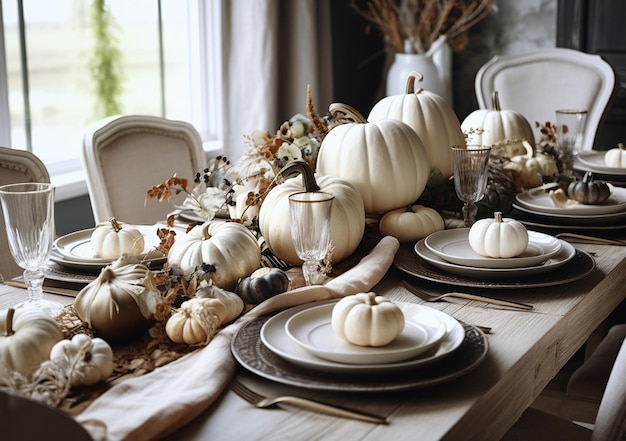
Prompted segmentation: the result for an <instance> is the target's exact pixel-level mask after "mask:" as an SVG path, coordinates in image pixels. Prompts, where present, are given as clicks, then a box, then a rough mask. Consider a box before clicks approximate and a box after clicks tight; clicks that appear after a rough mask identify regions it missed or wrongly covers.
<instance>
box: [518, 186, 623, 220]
mask: <svg viewBox="0 0 626 441" xmlns="http://www.w3.org/2000/svg"><path fill="white" fill-rule="evenodd" d="M515 202H517V204H519V205H521V206H522V207H525V208H527V209H530V210H534V211H536V212H539V213H548V214H558V215H561V216H570V215H586V216H596V215H599V214H614V213H624V212H626V188H623V187H613V191H612V192H611V196H609V198H608V199H607V200H606V201H604V202H603V203H602V204H598V205H585V204H576V205H572V206H567V207H558V206H556V205H555V204H554V202H553V201H552V198H551V197H550V194H549V193H548V191H547V190H546V189H545V188H534V189H531V190H528V191H525V192H522V193H519V194H517V195H515Z"/></svg>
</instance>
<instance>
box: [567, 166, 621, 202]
mask: <svg viewBox="0 0 626 441" xmlns="http://www.w3.org/2000/svg"><path fill="white" fill-rule="evenodd" d="M567 194H568V196H569V197H570V199H574V200H575V201H578V202H580V203H581V204H586V205H598V204H601V203H603V202H604V201H606V200H607V199H608V198H609V196H611V186H610V185H609V184H607V183H606V182H604V181H594V180H593V174H592V173H591V172H586V173H585V175H584V176H583V179H582V181H574V182H572V183H570V184H569V186H568V188H567Z"/></svg>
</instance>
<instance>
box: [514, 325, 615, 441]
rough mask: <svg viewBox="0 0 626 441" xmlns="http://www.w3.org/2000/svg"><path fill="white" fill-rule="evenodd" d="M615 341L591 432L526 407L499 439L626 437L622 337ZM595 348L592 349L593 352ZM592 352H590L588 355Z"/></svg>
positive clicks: (600, 440)
mask: <svg viewBox="0 0 626 441" xmlns="http://www.w3.org/2000/svg"><path fill="white" fill-rule="evenodd" d="M619 332H620V331H619V330H617V331H614V332H613V333H612V334H611V335H612V336H616V335H619ZM612 338H613V337H612ZM614 341H615V340H613V341H611V342H609V343H613V342H614ZM616 341H618V342H619V352H618V354H617V358H616V359H615V363H614V364H613V366H612V368H611V374H610V376H609V379H608V382H607V384H606V388H605V390H604V394H603V396H602V401H601V403H600V408H599V410H598V416H597V418H596V420H595V424H594V427H593V431H590V430H588V429H586V428H583V427H581V426H578V425H576V424H574V423H572V422H569V421H567V420H565V419H562V418H559V417H557V416H554V415H552V414H549V413H546V412H542V411H540V410H536V409H528V410H527V411H525V412H524V414H522V416H521V417H520V419H519V420H518V421H517V422H516V423H515V424H514V425H513V427H512V428H511V429H510V430H509V432H507V434H506V435H505V436H504V437H503V438H502V439H503V440H505V441H510V440H571V441H577V440H588V439H591V440H592V441H619V440H624V439H625V438H626V340H624V339H623V337H622V340H621V341H619V340H616ZM609 343H607V345H608V344H609ZM598 349H599V347H598ZM598 349H596V352H597V351H598ZM596 352H594V355H595V354H596ZM594 355H592V358H593V356H594Z"/></svg>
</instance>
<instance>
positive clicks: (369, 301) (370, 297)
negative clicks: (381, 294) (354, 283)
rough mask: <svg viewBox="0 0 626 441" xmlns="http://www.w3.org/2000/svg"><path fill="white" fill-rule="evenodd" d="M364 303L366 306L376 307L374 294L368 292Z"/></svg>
mask: <svg viewBox="0 0 626 441" xmlns="http://www.w3.org/2000/svg"><path fill="white" fill-rule="evenodd" d="M365 303H366V304H368V305H376V293H375V292H368V293H367V297H366V302H365Z"/></svg>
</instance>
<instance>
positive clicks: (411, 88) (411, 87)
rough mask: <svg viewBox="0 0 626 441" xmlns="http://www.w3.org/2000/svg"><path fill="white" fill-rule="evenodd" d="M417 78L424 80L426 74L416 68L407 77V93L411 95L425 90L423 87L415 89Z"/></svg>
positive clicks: (405, 91) (405, 90) (405, 92)
mask: <svg viewBox="0 0 626 441" xmlns="http://www.w3.org/2000/svg"><path fill="white" fill-rule="evenodd" d="M415 80H417V81H423V80H424V75H422V74H421V73H419V72H417V71H415V70H414V71H413V72H411V73H410V74H409V76H408V78H407V79H406V87H405V88H404V94H405V95H410V94H412V93H415V94H419V93H422V92H423V91H424V89H422V88H421V87H420V88H419V89H417V90H415Z"/></svg>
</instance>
